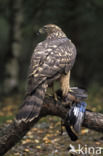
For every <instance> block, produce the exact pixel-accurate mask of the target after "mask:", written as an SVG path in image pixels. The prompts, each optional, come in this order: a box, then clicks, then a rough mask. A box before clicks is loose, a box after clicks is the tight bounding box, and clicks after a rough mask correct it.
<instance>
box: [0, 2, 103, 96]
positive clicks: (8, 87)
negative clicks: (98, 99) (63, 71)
mask: <svg viewBox="0 0 103 156" xmlns="http://www.w3.org/2000/svg"><path fill="white" fill-rule="evenodd" d="M48 23H54V24H57V25H58V26H60V27H61V28H62V29H63V31H64V32H65V33H66V34H67V36H68V37H69V38H70V39H71V40H72V41H73V43H74V44H75V45H76V47H77V52H78V56H77V60H76V63H75V66H74V68H73V70H72V81H73V83H74V84H76V85H77V86H81V87H84V88H87V87H91V86H92V85H93V84H98V85H102V84H103V81H102V80H103V72H102V70H103V62H102V57H103V43H102V42H103V0H86V1H85V0H55V1H49V0H29V1H27V0H3V1H2V0H0V93H1V94H2V93H3V94H4V93H7V94H9V93H12V92H14V91H20V90H24V88H25V82H26V79H27V73H28V66H29V62H30V57H31V54H32V52H33V49H34V47H35V45H36V44H37V43H38V42H39V41H40V40H42V38H41V37H36V36H35V34H34V33H35V32H36V31H37V30H38V29H39V28H40V27H41V26H43V25H45V24H48Z"/></svg>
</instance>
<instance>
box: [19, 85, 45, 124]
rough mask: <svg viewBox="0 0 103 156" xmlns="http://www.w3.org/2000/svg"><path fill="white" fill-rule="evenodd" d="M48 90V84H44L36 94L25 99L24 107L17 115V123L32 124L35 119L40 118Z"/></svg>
mask: <svg viewBox="0 0 103 156" xmlns="http://www.w3.org/2000/svg"><path fill="white" fill-rule="evenodd" d="M46 90H47V84H46V83H43V84H41V85H40V86H39V87H38V88H37V89H36V90H35V92H34V93H32V95H28V96H27V97H26V98H25V100H24V103H23V105H22V106H21V107H20V109H19V112H18V114H17V115H16V121H17V122H22V121H23V122H28V121H30V122H31V121H32V120H33V119H34V118H37V117H38V115H39V113H40V110H41V105H42V104H43V100H44V97H45V93H46Z"/></svg>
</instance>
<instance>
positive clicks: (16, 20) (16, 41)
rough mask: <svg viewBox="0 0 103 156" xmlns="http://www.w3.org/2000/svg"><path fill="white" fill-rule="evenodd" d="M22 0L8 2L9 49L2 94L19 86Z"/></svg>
mask: <svg viewBox="0 0 103 156" xmlns="http://www.w3.org/2000/svg"><path fill="white" fill-rule="evenodd" d="M21 6H22V0H10V1H9V10H10V16H9V25H10V31H9V49H8V53H7V55H6V64H5V73H4V74H5V79H4V86H3V88H4V93H10V92H11V91H13V90H14V89H17V88H18V84H19V57H20V53H21V40H22V35H21V24H22V8H21Z"/></svg>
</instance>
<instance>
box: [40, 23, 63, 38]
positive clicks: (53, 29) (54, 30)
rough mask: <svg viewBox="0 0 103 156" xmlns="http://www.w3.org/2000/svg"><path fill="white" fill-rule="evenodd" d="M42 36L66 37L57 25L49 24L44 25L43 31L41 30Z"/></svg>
mask: <svg viewBox="0 0 103 156" xmlns="http://www.w3.org/2000/svg"><path fill="white" fill-rule="evenodd" d="M39 33H40V34H47V37H48V38H50V37H53V36H55V37H64V36H66V35H65V34H64V32H63V31H62V29H61V28H60V27H58V26H57V25H55V24H47V25H44V26H43V27H42V28H41V29H39Z"/></svg>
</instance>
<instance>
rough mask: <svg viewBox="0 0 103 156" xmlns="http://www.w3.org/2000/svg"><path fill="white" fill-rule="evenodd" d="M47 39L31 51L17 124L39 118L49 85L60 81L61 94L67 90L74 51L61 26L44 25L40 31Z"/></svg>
mask: <svg viewBox="0 0 103 156" xmlns="http://www.w3.org/2000/svg"><path fill="white" fill-rule="evenodd" d="M39 33H40V34H43V33H45V34H46V39H45V40H44V41H42V42H40V43H38V44H37V46H36V48H35V49H34V52H33V55H32V58H31V64H30V69H29V76H28V87H27V96H26V97H25V98H26V99H25V100H24V103H23V105H22V106H21V107H20V109H19V112H18V114H17V116H16V120H17V121H18V122H21V121H24V122H28V121H29V122H30V121H32V120H33V119H34V118H36V117H38V115H39V113H40V110H41V107H42V104H43V100H44V97H45V93H46V90H47V87H48V85H49V84H51V83H52V82H54V80H59V81H60V84H61V90H62V95H63V96H66V95H67V93H68V91H69V90H70V84H69V83H70V71H71V69H72V66H73V64H74V62H75V58H76V48H75V45H74V44H73V43H72V42H71V40H70V39H68V37H67V36H66V34H65V33H64V32H63V31H62V29H61V28H60V27H58V26H57V25H55V24H47V25H45V26H43V27H42V28H41V29H39Z"/></svg>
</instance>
